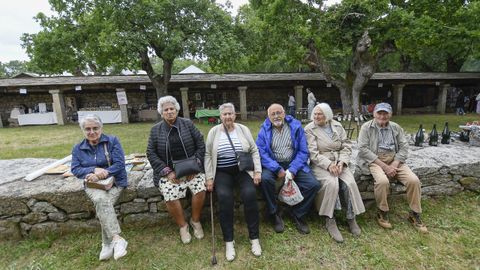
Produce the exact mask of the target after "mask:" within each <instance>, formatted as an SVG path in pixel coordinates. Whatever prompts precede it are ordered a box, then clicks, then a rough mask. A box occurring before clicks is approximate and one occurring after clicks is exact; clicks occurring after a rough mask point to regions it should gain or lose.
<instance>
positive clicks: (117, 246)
mask: <svg viewBox="0 0 480 270" xmlns="http://www.w3.org/2000/svg"><path fill="white" fill-rule="evenodd" d="M112 245H113V258H114V259H115V260H118V259H120V258H121V257H123V256H125V255H127V246H128V242H127V241H125V239H123V238H120V239H118V240H114V241H113V242H112Z"/></svg>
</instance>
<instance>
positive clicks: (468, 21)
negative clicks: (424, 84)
mask: <svg viewBox="0 0 480 270" xmlns="http://www.w3.org/2000/svg"><path fill="white" fill-rule="evenodd" d="M392 2H393V4H392V7H393V9H392V12H391V14H390V15H391V17H392V18H395V19H394V20H391V27H390V28H389V31H390V32H391V35H392V36H394V37H395V42H396V45H397V47H398V52H399V56H400V58H399V60H400V61H401V70H403V71H440V72H445V71H446V72H459V71H460V69H461V67H462V65H463V64H464V63H465V61H467V59H468V58H469V57H472V56H473V57H478V56H479V54H480V28H479V27H478V25H479V24H480V17H479V16H478V14H480V1H478V0H474V1H466V0H465V1H461V0H460V1H459V0H445V1H440V2H439V1H435V0H417V1H405V0H396V1H392Z"/></svg>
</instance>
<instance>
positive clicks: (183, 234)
mask: <svg viewBox="0 0 480 270" xmlns="http://www.w3.org/2000/svg"><path fill="white" fill-rule="evenodd" d="M179 111H180V104H178V102H177V100H176V99H175V98H174V97H172V96H164V97H162V98H160V99H159V100H158V113H159V114H160V115H161V116H162V118H163V119H162V121H161V122H159V123H158V124H156V125H154V126H153V127H152V130H151V132H150V138H149V140H148V146H147V157H148V160H149V161H150V164H151V165H152V168H153V183H154V184H155V186H156V187H158V188H159V189H160V192H161V193H162V195H163V198H164V200H165V202H166V205H167V209H168V212H169V213H170V215H171V216H172V217H173V219H174V220H175V222H176V223H177V225H178V227H179V229H180V239H181V240H182V242H183V243H184V244H187V243H190V241H191V240H192V237H191V235H190V232H189V225H188V223H187V221H186V220H185V215H184V212H183V208H182V205H181V203H180V199H182V198H185V196H186V194H187V189H190V192H191V193H192V217H191V219H190V222H189V223H190V225H191V226H192V228H193V234H194V236H195V237H196V238H197V239H201V238H203V236H204V234H203V229H202V224H201V223H200V214H201V211H202V208H203V203H204V201H205V190H206V188H205V173H204V169H203V161H204V156H205V143H204V141H203V136H202V134H201V133H200V131H199V130H198V129H197V128H196V127H195V126H194V125H193V123H192V121H190V119H185V118H182V117H178V112H179ZM191 157H195V158H196V162H197V164H198V167H199V168H200V170H199V172H195V173H193V174H190V175H186V176H182V177H177V175H176V172H175V169H174V166H173V163H174V161H180V160H185V159H187V158H191ZM177 169H178V168H177Z"/></svg>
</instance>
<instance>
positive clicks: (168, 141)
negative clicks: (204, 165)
mask: <svg viewBox="0 0 480 270" xmlns="http://www.w3.org/2000/svg"><path fill="white" fill-rule="evenodd" d="M175 128H176V129H177V131H178V137H179V138H180V143H181V144H182V147H183V151H184V152H185V156H186V157H187V158H189V156H188V153H187V149H186V148H185V144H183V139H182V134H181V133H180V130H179V129H178V128H177V127H175ZM170 131H172V128H170V130H169V131H168V134H167V148H168V153H169V154H170V158H171V159H172V161H173V156H172V152H171V150H170V140H169V139H168V138H169V137H170ZM167 159H168V158H167Z"/></svg>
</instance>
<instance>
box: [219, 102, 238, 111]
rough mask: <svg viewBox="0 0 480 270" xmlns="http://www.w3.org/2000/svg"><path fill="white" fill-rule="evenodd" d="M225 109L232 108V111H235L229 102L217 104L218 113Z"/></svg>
mask: <svg viewBox="0 0 480 270" xmlns="http://www.w3.org/2000/svg"><path fill="white" fill-rule="evenodd" d="M225 109H232V111H233V112H235V106H234V105H233V104H232V103H230V102H228V103H223V104H222V105H220V106H218V110H219V111H220V113H222V112H223V110H225Z"/></svg>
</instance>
